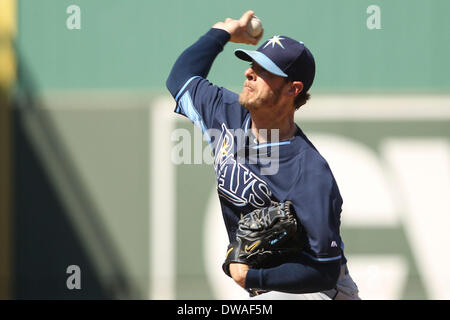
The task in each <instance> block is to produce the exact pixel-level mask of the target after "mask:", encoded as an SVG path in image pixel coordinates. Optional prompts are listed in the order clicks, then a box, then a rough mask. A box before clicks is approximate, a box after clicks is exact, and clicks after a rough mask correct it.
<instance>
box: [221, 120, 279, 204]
mask: <svg viewBox="0 0 450 320" xmlns="http://www.w3.org/2000/svg"><path fill="white" fill-rule="evenodd" d="M216 146H217V147H216V152H215V158H214V169H215V170H216V177H217V189H218V191H219V194H220V195H221V196H222V197H223V198H225V199H227V200H228V201H230V202H231V203H233V204H234V205H235V206H239V207H243V206H246V205H248V204H251V205H253V206H254V207H257V208H261V207H265V206H267V205H268V204H269V203H270V197H271V195H272V192H271V191H270V190H269V187H268V186H267V184H266V182H265V181H264V180H262V179H260V178H259V177H258V176H257V175H255V174H254V173H253V172H251V171H250V170H249V168H248V167H246V166H245V164H244V163H240V162H238V161H237V160H236V159H235V155H234V154H235V153H234V151H235V150H234V147H235V146H234V136H233V134H232V133H231V132H230V130H228V129H227V127H226V126H225V125H224V124H222V134H221V135H220V138H219V140H218V143H217V145H216Z"/></svg>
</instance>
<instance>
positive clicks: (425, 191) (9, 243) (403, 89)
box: [0, 0, 450, 299]
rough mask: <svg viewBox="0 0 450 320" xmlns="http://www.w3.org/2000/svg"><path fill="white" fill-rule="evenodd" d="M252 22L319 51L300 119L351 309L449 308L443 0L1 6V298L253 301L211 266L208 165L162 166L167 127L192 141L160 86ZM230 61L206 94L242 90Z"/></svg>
mask: <svg viewBox="0 0 450 320" xmlns="http://www.w3.org/2000/svg"><path fill="white" fill-rule="evenodd" d="M71 5H76V6H77V7H78V8H79V9H80V11H79V13H80V15H79V18H80V20H79V22H80V25H79V26H80V29H70V28H68V25H67V23H68V21H69V22H70V21H71V20H70V19H72V18H73V12H72V11H70V10H69V11H67V9H68V8H69V7H70V6H71ZM370 5H377V6H378V8H379V9H380V15H379V19H380V20H379V21H380V22H381V25H380V28H379V29H371V28H369V27H368V24H367V20H368V19H372V18H373V12H372V11H370V10H369V12H368V11H367V9H368V7H369V6H370ZM247 9H253V10H254V11H255V12H256V15H258V16H259V17H260V18H261V19H262V21H263V24H264V28H265V38H267V37H269V36H272V35H274V34H282V35H289V36H291V37H294V38H297V39H299V40H302V41H304V42H305V43H306V44H307V45H308V46H309V47H310V49H311V50H312V52H313V54H314V55H315V58H316V63H317V75H316V80H315V84H314V86H313V88H312V90H311V93H312V100H311V101H310V103H308V104H307V105H306V106H305V107H303V108H302V109H301V110H300V111H298V112H297V123H299V124H300V126H301V127H302V128H303V129H304V131H306V133H307V134H308V135H309V136H310V138H311V139H312V140H313V141H314V142H315V143H316V146H317V147H318V148H319V150H320V151H321V152H322V153H323V154H324V156H325V157H326V158H327V159H328V161H329V163H330V166H331V168H332V169H333V172H334V173H335V175H336V177H337V180H338V183H339V186H340V189H341V192H342V194H343V198H344V208H343V213H342V234H343V239H344V242H345V248H346V255H347V256H348V259H349V268H350V271H351V273H352V275H353V278H354V279H355V280H356V282H357V283H358V285H359V287H360V290H361V297H362V298H363V299H449V298H450V293H449V292H448V290H447V288H448V287H450V275H449V273H448V270H450V257H449V255H448V254H447V252H448V248H447V246H448V229H449V227H450V201H449V198H450V148H449V139H450V77H449V74H450V63H449V57H450V41H449V40H450V38H449V35H450V24H449V19H448V15H449V12H450V2H449V1H446V0H433V1H419V0H396V1H387V0H370V1H367V0H342V1H334V0H321V1H313V0H303V1H291V0H280V1H267V0H262V1H261V0H260V1H245V2H242V1H241V2H237V1H231V2H230V1H228V2H226V1H207V0H191V1H182V0H166V1H157V0H152V1H140V0H127V1H125V0H122V1H120V0H96V1H90V0H0V89H1V90H0V107H1V108H0V112H1V113H0V210H1V211H0V298H2V299H235V298H246V294H245V292H243V290H241V289H239V288H238V287H236V286H235V285H234V284H233V283H232V281H231V280H230V279H228V278H226V276H225V275H223V274H222V271H221V268H220V265H221V261H222V258H223V256H224V251H225V248H226V244H227V243H226V242H227V241H226V238H225V230H224V227H223V226H222V222H221V217H220V213H219V208H218V205H217V199H216V195H215V187H214V184H215V180H214V172H213V170H212V168H211V167H210V166H209V165H207V164H181V165H175V164H174V163H173V161H172V160H171V159H172V158H171V156H172V155H173V146H174V145H175V143H176V142H175V141H173V139H172V133H173V131H174V129H175V128H185V129H186V130H189V132H191V133H192V136H194V135H195V134H198V132H197V133H196V130H197V129H195V130H194V129H193V128H192V125H191V124H189V123H188V122H187V121H186V120H185V119H182V118H180V117H177V116H175V115H174V114H173V113H172V110H173V108H174V103H173V101H172V100H171V99H170V98H169V95H168V92H167V91H166V89H165V80H166V77H167V75H168V73H169V70H170V68H171V66H172V64H173V63H174V61H175V59H176V58H177V56H178V55H179V54H180V53H181V51H182V50H183V49H184V48H186V47H187V46H188V45H190V44H191V43H193V42H194V41H195V40H196V39H198V37H200V36H201V35H202V34H203V33H205V32H206V31H207V30H208V29H209V28H210V26H212V25H213V24H214V23H215V22H216V21H219V20H224V19H225V18H226V17H228V16H229V17H233V18H238V17H240V15H241V14H242V13H243V12H244V11H245V10H247ZM371 17H372V18H371ZM72 22H73V21H72ZM372 22H373V21H372ZM237 47H242V46H238V45H235V44H228V45H227V47H226V48H225V50H224V52H223V53H222V54H221V55H220V57H219V58H218V60H217V61H216V63H215V64H214V66H213V69H212V72H211V74H210V80H211V81H212V82H214V83H217V84H220V85H223V86H226V87H228V88H230V89H233V90H237V91H239V90H240V87H241V85H242V83H243V79H244V76H243V71H244V70H245V68H246V65H245V64H243V63H242V62H241V61H239V60H237V59H236V58H235V57H234V55H233V50H234V49H236V48H237ZM193 147H195V148H198V147H199V148H204V147H205V145H203V146H195V141H194V140H193ZM192 162H196V161H195V159H193V158H192ZM182 212H183V214H182ZM71 265H77V266H79V268H80V270H81V289H79V290H77V289H74V290H69V289H68V288H67V286H66V280H67V279H68V277H69V276H70V274H68V273H67V268H68V266H71Z"/></svg>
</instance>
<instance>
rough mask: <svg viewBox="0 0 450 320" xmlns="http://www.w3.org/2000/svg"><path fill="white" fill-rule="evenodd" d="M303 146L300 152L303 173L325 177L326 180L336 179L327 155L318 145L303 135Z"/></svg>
mask: <svg viewBox="0 0 450 320" xmlns="http://www.w3.org/2000/svg"><path fill="white" fill-rule="evenodd" d="M302 140H303V143H302V148H301V152H300V153H299V161H300V168H301V174H305V173H307V174H309V175H314V176H316V177H323V178H324V179H326V180H334V177H333V173H332V171H331V168H330V165H329V164H328V161H327V160H326V159H325V157H324V156H323V155H322V154H321V153H320V151H319V150H318V149H317V148H316V146H315V145H314V144H313V143H312V142H311V141H310V140H309V139H308V138H307V137H306V135H304V134H303V135H302Z"/></svg>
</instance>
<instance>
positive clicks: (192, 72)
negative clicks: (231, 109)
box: [166, 28, 230, 98]
mask: <svg viewBox="0 0 450 320" xmlns="http://www.w3.org/2000/svg"><path fill="white" fill-rule="evenodd" d="M229 40H230V34H229V33H228V32H226V31H225V30H221V29H214V28H212V29H210V30H209V31H208V32H207V33H206V34H205V35H203V36H202V37H200V39H199V40H198V41H197V42H195V43H194V44H193V45H191V46H190V47H189V48H187V49H186V50H185V51H184V52H183V53H182V54H181V55H180V56H179V57H178V59H177V60H176V62H175V64H174V66H173V67H172V70H171V72H170V74H169V77H168V79H167V81H166V85H167V89H169V91H170V93H171V94H172V96H173V97H174V98H175V97H176V96H177V94H178V92H179V91H180V89H181V88H182V87H183V86H184V85H185V84H186V82H187V81H188V80H189V79H190V78H192V77H194V76H200V77H202V78H206V77H207V75H208V73H209V70H210V69H211V66H212V64H213V62H214V59H215V58H216V57H217V55H218V54H219V53H220V52H221V51H222V50H223V48H224V46H225V44H226V43H227V42H228V41H229Z"/></svg>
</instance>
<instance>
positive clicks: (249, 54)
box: [234, 49, 288, 77]
mask: <svg viewBox="0 0 450 320" xmlns="http://www.w3.org/2000/svg"><path fill="white" fill-rule="evenodd" d="M234 54H235V55H236V57H238V58H239V59H242V60H245V61H252V60H254V61H256V63H258V64H259V65H260V66H261V67H263V68H264V69H266V70H267V71H269V72H270V73H273V74H275V75H277V76H280V77H287V76H288V75H287V74H286V73H284V72H283V70H281V69H280V68H278V66H277V65H276V64H275V63H274V62H273V61H272V60H270V59H269V58H268V57H267V56H266V55H265V54H264V53H262V52H259V51H253V50H244V49H237V50H235V51H234Z"/></svg>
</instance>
